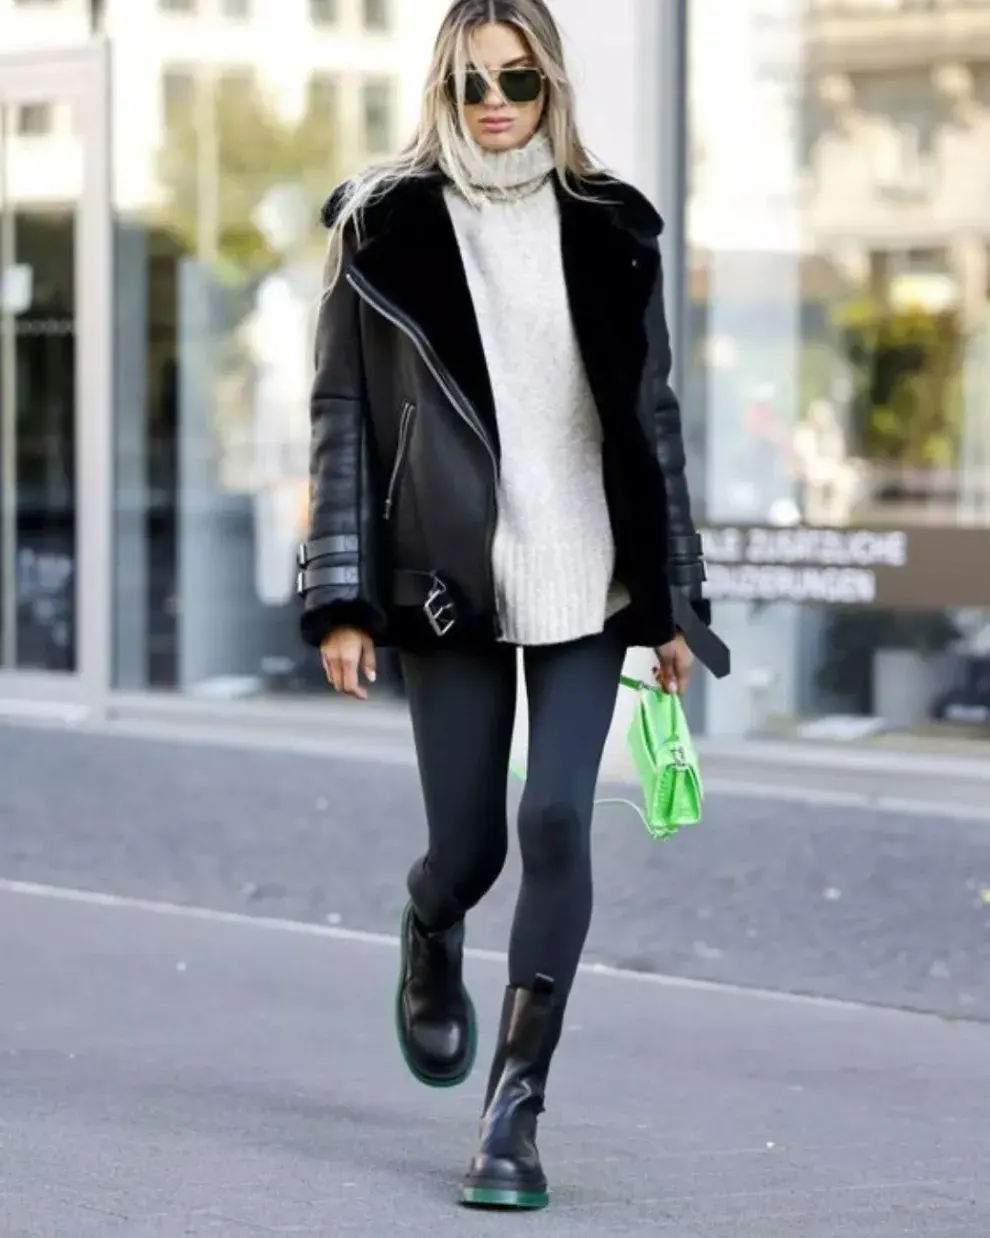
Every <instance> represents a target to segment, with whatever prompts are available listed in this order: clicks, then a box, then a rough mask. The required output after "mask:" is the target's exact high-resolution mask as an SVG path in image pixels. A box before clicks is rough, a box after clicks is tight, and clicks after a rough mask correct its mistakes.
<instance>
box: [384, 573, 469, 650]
mask: <svg viewBox="0 0 990 1238" xmlns="http://www.w3.org/2000/svg"><path fill="white" fill-rule="evenodd" d="M392 602H393V604H394V605H395V606H409V607H415V608H417V609H419V610H421V611H422V612H423V614H424V615H425V616H426V621H427V623H428V624H429V625H430V627H431V628H432V629H433V632H434V635H435V636H437V637H444V636H447V635H448V634H449V633H450V632H452V631H453V630H454V628H455V626H456V625H457V606H456V604H455V602H454V599H453V598H452V597H451V596H450V593H449V592H448V589H447V586H446V585H445V584H444V582H443V581H442V580H441V579H440V577H439V576H436V575H434V573H433V572H410V571H400V572H396V573H395V574H394V576H393V578H392Z"/></svg>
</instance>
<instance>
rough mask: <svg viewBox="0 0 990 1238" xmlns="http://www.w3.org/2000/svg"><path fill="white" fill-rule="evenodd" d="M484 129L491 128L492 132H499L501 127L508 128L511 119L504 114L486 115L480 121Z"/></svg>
mask: <svg viewBox="0 0 990 1238" xmlns="http://www.w3.org/2000/svg"><path fill="white" fill-rule="evenodd" d="M481 123H482V125H483V127H484V128H485V129H491V130H492V131H493V132H494V133H501V131H502V130H503V129H508V128H509V126H510V125H511V124H512V121H511V120H509V119H507V118H506V117H504V116H488V117H486V118H485V119H484V120H483V121H482V122H481Z"/></svg>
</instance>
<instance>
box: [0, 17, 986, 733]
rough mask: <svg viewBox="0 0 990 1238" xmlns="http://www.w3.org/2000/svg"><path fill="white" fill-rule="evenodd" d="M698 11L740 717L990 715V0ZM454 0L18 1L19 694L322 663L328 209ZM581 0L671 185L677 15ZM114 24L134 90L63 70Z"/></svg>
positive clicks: (691, 432) (195, 682)
mask: <svg viewBox="0 0 990 1238" xmlns="http://www.w3.org/2000/svg"><path fill="white" fill-rule="evenodd" d="M683 4H684V9H685V12H686V20H687V28H688V39H687V45H688V55H687V65H686V74H687V95H688V107H687V109H686V115H685V117H684V124H685V129H686V137H687V143H686V146H687V154H688V159H687V164H688V167H687V211H686V220H685V232H686V240H687V253H686V264H685V265H686V288H685V293H686V295H685V297H684V303H685V314H684V318H685V321H684V323H682V324H678V323H675V324H674V326H675V328H676V327H677V326H678V325H679V326H680V327H681V330H680V331H675V334H676V336H677V340H678V348H679V352H680V358H679V373H680V375H681V378H680V380H679V381H680V385H681V388H682V392H681V394H682V397H683V405H684V409H685V422H686V431H687V437H688V447H689V463H690V467H691V470H692V484H693V490H694V494H695V501H696V506H697V510H698V516H699V522H700V523H701V524H702V525H703V528H704V532H705V538H706V544H707V553H708V559H709V565H710V576H711V592H712V597H713V600H714V604H715V620H716V625H717V627H718V629H719V631H720V634H721V635H723V636H724V637H725V638H726V639H727V640H728V642H729V643H730V644H731V645H732V647H733V651H734V667H735V669H734V674H733V676H732V677H731V679H729V680H728V681H725V682H722V683H719V684H712V683H710V682H708V681H703V684H699V688H698V691H699V692H701V691H702V688H703V695H704V696H705V698H706V699H705V702H704V709H703V711H702V714H703V718H704V726H705V728H706V729H707V730H708V732H709V733H710V734H713V735H732V736H737V735H746V734H759V735H790V736H793V735H802V736H816V735H822V736H840V737H841V736H853V735H862V734H869V733H874V732H875V733H876V734H877V736H878V742H883V737H884V736H887V735H889V734H891V733H895V734H903V733H904V732H915V733H918V734H921V735H922V736H925V737H930V736H932V735H933V734H945V733H949V734H951V735H954V736H956V735H959V734H965V735H971V734H975V735H982V736H986V735H987V733H988V719H990V573H988V572H987V571H986V570H985V565H986V564H987V563H988V562H990V0H926V2H925V3H919V2H916V0H915V2H909V0H857V2H854V0H731V2H729V0H683ZM446 5H447V0H416V2H415V4H413V3H406V0H375V2H372V0H104V2H103V3H95V2H92V0H91V3H89V4H84V3H82V2H81V0H45V3H32V2H31V0H14V2H13V3H11V0H7V3H6V5H4V3H3V0H0V49H2V50H0V121H2V124H0V276H2V279H0V430H2V433H0V468H2V470H3V473H2V478H0V482H2V484H0V602H2V606H0V682H2V684H3V691H2V692H0V695H5V694H6V693H7V692H8V690H9V688H8V685H9V684H10V683H11V682H12V680H11V675H12V674H24V675H28V674H30V675H35V674H36V673H37V674H42V673H43V674H47V675H48V676H49V677H52V676H54V677H55V678H56V679H58V680H59V682H68V681H70V680H73V679H80V678H84V679H86V681H87V683H89V684H90V685H96V687H95V688H94V689H93V690H94V691H95V692H97V693H100V692H102V693H103V695H104V696H105V695H106V692H107V690H108V689H109V690H112V691H117V692H122V693H139V694H145V693H148V692H152V693H155V692H160V693H164V694H168V695H174V694H182V695H185V696H188V697H191V698H201V699H209V700H227V699H240V698H246V697H272V696H276V697H278V696H281V695H284V694H290V695H292V696H295V697H299V696H305V695H306V694H309V693H313V694H314V695H315V694H317V693H319V694H320V695H322V694H323V693H324V681H323V676H322V673H321V671H320V668H319V666H318V664H317V660H316V658H315V656H314V655H312V654H310V653H308V652H307V651H306V650H305V649H304V648H303V647H302V645H301V643H300V641H299V639H298V633H297V621H296V615H297V608H296V601H295V596H294V576H295V565H294V549H295V546H296V543H297V541H298V540H299V539H300V537H301V535H302V533H303V528H304V521H305V518H306V503H307V490H308V460H307V455H308V390H309V383H310V375H311V372H312V355H311V341H312V330H313V322H314V317H315V310H316V305H317V302H318V298H319V292H320V283H321V272H322V263H323V250H324V241H325V237H324V234H323V232H322V229H321V228H320V227H319V226H318V223H317V218H318V211H319V206H320V203H321V201H322V200H323V198H324V197H325V195H326V194H327V192H328V191H329V190H330V188H331V187H332V186H333V185H334V184H336V183H337V182H338V181H339V180H340V179H341V178H343V177H344V176H346V175H347V174H348V173H349V172H350V171H351V170H353V169H355V168H356V167H358V166H360V165H361V164H363V163H365V162H366V161H367V160H368V159H370V158H372V157H374V156H376V155H379V154H381V153H383V152H386V151H390V150H393V149H395V147H396V146H397V145H398V144H400V143H401V142H402V141H403V140H404V139H405V137H406V136H407V134H408V133H409V132H410V131H411V129H412V127H413V124H414V121H415V118H416V114H417V111H418V107H419V95H420V89H421V84H422V79H423V74H424V71H425V68H426V64H427V61H428V56H429V50H430V46H431V44H432V40H433V36H434V33H435V30H436V27H437V24H438V22H439V20H440V17H441V14H442V12H443V11H444V9H445V8H446ZM662 7H663V11H664V13H665V14H666V15H667V16H666V17H665V18H664V22H666V21H667V18H669V17H671V14H672V13H673V12H674V10H675V8H676V7H677V6H676V4H675V3H674V0H669V3H667V2H666V0H665V3H664V5H663V6H662ZM668 10H669V12H668ZM558 12H559V15H560V17H561V19H562V20H563V22H564V25H565V28H568V27H570V28H572V29H573V30H575V31H580V32H582V33H581V34H580V36H579V37H578V38H577V39H576V47H575V51H576V52H577V54H576V55H575V56H573V57H572V62H573V61H577V62H578V63H579V69H580V71H579V73H578V83H579V95H580V97H581V98H583V99H585V100H591V103H590V104H588V103H586V104H585V105H584V106H585V112H584V123H585V126H586V128H588V129H589V130H590V131H591V133H592V134H593V136H594V138H595V140H596V141H597V142H598V143H599V145H600V147H601V149H600V153H601V155H602V156H603V157H604V158H605V159H609V158H610V156H611V155H613V154H615V155H616V157H618V158H620V160H624V161H625V162H622V163H621V167H620V171H621V172H622V174H624V175H627V176H630V177H631V178H632V179H633V180H636V181H637V183H640V184H641V185H642V186H643V188H644V189H646V190H647V192H648V193H650V194H651V195H653V196H656V194H657V192H658V190H659V191H660V193H661V196H662V197H664V198H665V199H666V201H667V203H668V207H667V210H668V214H670V212H671V209H672V207H671V204H672V203H673V202H675V201H676V199H677V198H678V194H677V193H676V192H674V191H673V190H672V188H671V185H672V184H673V183H674V182H675V181H676V179H677V178H676V177H673V178H670V179H671V183H670V184H666V183H664V184H663V185H661V184H660V183H659V182H660V181H661V180H663V176H660V177H659V178H658V177H657V175H656V169H657V168H658V166H659V165H660V164H664V165H665V166H666V163H667V160H666V157H664V158H660V159H659V160H658V156H657V148H658V147H659V145H660V144H661V139H660V137H659V134H660V133H661V132H662V129H661V126H660V125H659V124H658V123H656V120H655V114H664V115H670V114H672V113H671V112H670V108H671V107H673V106H674V104H673V103H672V102H671V101H672V100H673V99H675V98H676V90H675V88H674V83H673V79H674V78H675V77H676V72H675V71H674V70H675V69H676V60H677V58H676V57H675V56H671V57H670V58H669V64H668V68H669V69H670V72H666V71H665V74H664V76H663V83H662V89H661V87H660V86H659V85H658V79H657V74H656V71H655V70H656V65H655V57H652V55H651V54H650V53H649V50H648V49H649V48H650V47H653V46H654V43H653V42H652V41H651V40H653V39H655V38H656V37H657V29H658V27H657V21H658V19H657V13H658V12H659V10H657V9H652V8H651V6H650V5H649V4H647V3H646V2H645V0H644V2H643V3H642V5H640V6H635V5H630V6H629V14H626V15H624V16H623V15H615V16H614V23H615V28H614V29H613V30H612V34H613V36H614V39H613V42H614V44H615V46H614V47H612V48H611V50H610V49H609V48H604V47H603V46H602V45H600V41H599V40H598V37H597V33H596V32H597V30H598V26H597V24H596V23H597V21H598V18H597V12H598V8H597V0H587V3H585V0H559V2H558ZM635 14H638V15H639V16H638V17H636V16H635ZM660 24H661V25H662V24H664V23H660ZM669 24H670V26H671V28H673V26H676V22H675V21H673V20H672V19H671V22H670V23H669ZM665 29H666V26H665ZM651 32H652V33H651ZM664 37H667V36H666V35H665V36H664ZM104 46H108V47H109V58H108V61H105V62H104V63H103V66H102V68H101V69H100V71H101V72H102V73H103V74H104V85H103V86H101V85H100V84H99V82H98V81H96V79H92V80H90V79H87V80H88V81H89V84H88V85H87V84H85V83H82V84H80V83H81V80H82V79H81V78H80V79H79V82H77V81H76V77H73V76H72V74H71V73H68V70H66V73H67V74H68V75H67V76H66V75H63V76H62V77H60V76H59V75H60V74H61V73H62V70H61V69H60V68H59V66H58V63H57V62H58V58H59V56H60V55H61V54H62V53H61V51H60V49H73V48H75V49H77V52H79V53H80V54H81V51H82V49H85V48H87V47H88V48H90V49H92V50H94V51H95V50H98V49H99V48H101V47H104ZM610 47H611V45H610ZM668 50H669V49H668ZM610 55H611V56H613V57H614V58H615V59H613V60H610V59H609V56H610ZM31 57H35V58H36V62H37V63H34V61H32V60H31ZM25 58H26V59H25ZM665 63H668V62H667V61H665ZM616 64H622V65H631V66H633V68H632V69H630V74H629V77H630V78H631V79H632V78H635V81H630V82H627V81H626V80H625V79H623V80H622V82H621V86H620V84H618V80H619V79H618V78H617V74H616ZM46 66H47V67H46ZM72 72H73V73H75V70H73V71H72ZM80 72H81V70H80ZM596 73H597V76H596ZM77 76H78V75H77ZM668 78H669V79H670V80H669V81H668ZM640 79H641V80H640ZM18 83H20V84H18ZM73 83H75V84H73ZM77 86H78V90H77ZM667 91H669V95H665V97H664V98H659V97H658V92H659V93H660V94H663V93H664V92H667ZM18 92H19V93H18ZM582 92H583V93H582ZM70 96H71V97H70ZM646 101H649V103H647V102H646ZM107 108H108V109H109V113H108V116H109V119H108V121H107V120H106V116H107V110H106V109H107ZM665 109H666V110H665ZM101 116H102V117H104V121H103V122H101V123H104V129H103V130H102V131H100V130H99V129H98V128H96V129H94V127H93V126H94V124H96V123H97V121H98V120H99V117H101ZM650 116H653V117H654V119H653V120H652V121H651V120H650V119H649V117H650ZM94 117H95V118H97V119H96V120H94ZM87 118H88V119H87ZM630 125H635V126H636V129H635V139H636V140H635V141H629V140H626V139H628V136H629V133H630V128H629V126H630ZM668 136H669V135H668ZM609 142H611V143H612V147H611V148H610V147H609V145H608V144H609ZM671 144H673V145H677V143H671V142H670V141H667V145H671ZM104 146H105V147H106V149H102V147H104ZM664 149H665V150H666V146H665V147H664ZM623 151H624V152H625V154H622V152H623ZM668 153H669V152H668ZM108 162H109V168H110V170H109V171H108V169H107V164H108ZM633 164H635V165H636V166H633ZM101 178H102V179H101ZM107 181H108V184H107V183H104V182H107ZM108 194H109V199H110V205H111V209H110V210H108V209H107V206H106V198H107V195H108ZM101 195H102V196H101ZM101 218H102V219H103V220H104V223H105V224H106V227H105V229H104V230H103V231H101V223H100V219H101ZM110 221H112V224H111V222H110ZM677 231H678V229H677V228H676V227H672V228H671V230H670V231H668V234H667V241H666V244H667V245H668V246H671V245H673V244H675V243H676V239H677V236H676V234H677ZM101 247H105V248H108V249H109V250H111V251H112V254H113V262H110V261H108V260H107V261H104V259H103V258H101V257H100V254H101V253H103V252H104V250H103V249H101ZM87 264H88V265H87ZM668 269H669V270H674V269H676V262H675V261H674V260H673V256H671V255H668ZM108 272H112V280H113V287H112V288H103V284H102V282H101V281H103V282H105V281H106V280H107V278H109V277H108V274H107V273H108ZM81 273H82V274H81ZM674 303H676V302H675V301H673V300H672V304H674ZM101 323H102V324H103V325H102V326H101V325H100V324H101ZM104 336H107V337H112V348H111V347H110V344H109V340H105V339H104ZM85 341H88V343H85V346H84V342H85ZM104 345H106V347H105V348H104ZM108 393H112V395H111V394H108ZM383 671H384V674H383V676H382V679H383V683H384V684H386V685H387V684H389V683H391V684H392V685H393V686H396V685H397V683H398V679H397V671H396V668H395V665H394V662H390V661H389V660H387V659H386V660H385V665H384V667H383ZM58 690H59V691H60V690H61V689H58ZM699 720H700V719H699Z"/></svg>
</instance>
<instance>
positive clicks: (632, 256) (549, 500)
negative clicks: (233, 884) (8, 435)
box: [299, 0, 717, 1208]
mask: <svg viewBox="0 0 990 1238" xmlns="http://www.w3.org/2000/svg"><path fill="white" fill-rule="evenodd" d="M324 222H325V223H326V225H327V226H328V228H329V230H330V246H329V260H328V268H327V291H326V294H325V296H324V300H323V304H322V309H321V315H320V322H319V327H318V333H317V375H316V381H315V386H314V389H313V401H312V422H313V437H312V499H311V513H310V514H311V540H310V541H309V542H307V543H306V544H305V545H304V546H303V547H302V548H301V552H300V568H301V570H300V576H299V591H300V593H301V595H302V598H303V608H304V616H303V633H304V636H305V638H306V639H307V640H308V641H309V642H310V643H311V644H313V645H314V646H318V647H319V648H320V649H321V651H322V657H323V663H324V666H325V668H326V671H327V675H328V677H329V679H330V681H331V683H332V684H333V686H334V688H336V690H337V691H338V692H343V693H346V694H349V695H351V696H354V697H357V698H358V699H361V700H364V699H365V698H366V697H367V688H366V687H365V686H364V685H363V684H362V682H361V676H362V675H363V676H364V678H365V679H366V680H367V681H368V682H374V678H375V647H376V645H382V644H385V645H391V646H394V647H396V648H398V649H399V650H401V651H402V659H403V671H404V677H405V683H406V687H407V690H408V697H409V705H410V710H411V714H412V721H413V727H414V732H415V740H416V748H417V754H418V760H419V770H420V777H421V781H422V786H423V794H424V798H425V802H426V812H427V817H428V822H429V846H428V849H427V852H426V855H425V856H424V857H423V858H422V859H420V860H419V861H418V862H417V863H416V864H415V865H414V866H413V868H412V871H411V872H410V875H409V894H410V902H409V905H408V907H407V908H406V911H405V915H404V917H403V923H402V953H401V975H400V981H399V987H398V993H397V998H396V1022H397V1027H398V1035H399V1041H400V1045H401V1048H402V1051H403V1054H404V1056H405V1059H406V1062H407V1064H408V1066H409V1068H410V1070H411V1071H412V1073H413V1074H414V1075H415V1076H416V1078H417V1079H419V1080H420V1081H421V1082H423V1083H426V1084H428V1085H431V1086H435V1087H447V1086H451V1085H454V1084H458V1083H461V1082H462V1081H463V1080H464V1079H465V1078H466V1077H467V1075H468V1073H469V1072H470V1070H471V1067H472V1064H473V1061H474V1054H475V1045H476V1027H475V1015H474V1008H473V1006H472V1003H471V999H470V997H469V996H468V994H467V992H466V990H465V987H464V983H463V980H462V974H461V970H462V957H463V949H464V918H465V915H466V913H467V912H468V911H470V910H471V908H472V907H474V906H475V904H476V903H477V902H478V901H479V900H480V899H481V898H482V897H483V895H484V894H485V893H486V892H487V891H488V890H489V889H490V888H491V886H492V885H493V883H494V882H495V880H496V878H497V877H498V876H499V873H500V872H501V870H502V866H503V863H504V861H505V856H506V847H507V823H506V782H507V770H508V762H509V749H510V742H511V737H512V730H513V719H514V715H515V705H516V665H517V654H516V650H517V649H518V648H521V649H522V650H523V663H524V666H525V674H526V684H527V689H528V697H529V710H530V751H529V759H528V780H527V784H526V788H525V791H524V793H523V797H522V803H521V806H520V810H519V822H518V828H519V840H520V847H521V852H522V862H523V879H522V889H521V892H520V895H519V901H518V905H517V908H516V914H515V922H514V925H513V929H512V936H511V941H510V944H509V986H508V988H507V990H506V993H505V999H504V1003H503V1009H502V1018H501V1026H500V1027H499V1031H498V1042H497V1047H496V1050H495V1056H494V1061H493V1063H492V1067H491V1072H490V1076H489V1081H488V1088H487V1094H486V1097H485V1102H484V1114H483V1119H482V1125H481V1141H480V1147H479V1149H478V1152H477V1154H476V1156H475V1158H474V1160H473V1162H472V1163H471V1166H470V1168H469V1170H468V1173H467V1178H466V1180H465V1182H464V1186H463V1188H462V1192H461V1199H462V1202H464V1203H466V1204H473V1205H480V1206H485V1205H494V1206H510V1207H520V1208H539V1207H543V1206H544V1205H545V1204H546V1203H547V1201H548V1194H547V1183H546V1178H545V1177H544V1173H543V1170H542V1168H541V1164H540V1158H539V1154H538V1152H537V1147H536V1119H537V1115H538V1114H539V1113H540V1112H541V1111H542V1108H543V1099H544V1090H545V1084H546V1079H547V1072H548V1069H549V1066H550V1059H551V1057H552V1055H553V1052H554V1049H555V1047H556V1045H557V1041H558V1038H559V1036H560V1032H561V1024H562V1019H563V1012H564V1008H565V1004H566V1001H567V997H568V994H569V992H570V989H571V984H572V982H573V980H574V976H575V972H576V970H577V967H578V961H579V959H580V956H581V952H582V949H583V946H584V941H585V937H586V934H587V931H588V925H589V922H590V918H591V902H592V882H591V850H590V834H591V817H592V806H593V798H594V792H595V782H596V778H597V774H598V768H599V764H600V761H601V756H602V749H603V746H604V743H605V739H606V735H607V733H608V730H609V726H610V722H611V718H612V714H613V710H614V706H615V699H616V692H617V685H618V680H619V674H620V671H621V668H622V664H623V660H624V658H625V655H626V651H627V649H628V648H629V647H630V646H639V645H642V646H647V647H653V648H656V650H657V652H658V655H659V668H658V672H657V673H658V675H659V676H660V679H661V681H662V683H663V685H664V686H665V687H666V688H667V690H669V691H672V692H680V691H683V689H684V687H685V686H686V684H687V681H688V677H689V674H690V671H691V662H692V654H691V651H690V650H689V648H688V646H687V644H686V642H685V640H684V638H683V636H682V635H680V634H679V633H678V630H677V628H678V626H679V627H681V628H684V629H688V630H691V628H692V626H693V629H694V630H695V631H696V632H700V633H705V634H707V628H705V627H704V624H703V623H701V622H700V621H699V620H698V618H697V616H700V617H701V619H703V620H706V621H707V611H706V606H705V603H704V602H702V601H701V600H700V598H701V584H702V581H703V580H704V567H703V564H702V560H701V548H700V542H699V539H698V537H697V536H696V534H695V531H694V527H693V525H692V522H691V513H690V506H689V499H688V493H687V488H686V484H685V479H684V449H683V443H682V438H681V428H680V415H679V412H678V407H677V403H676V401H675V399H674V396H673V395H672V393H671V391H670V388H669V386H668V373H669V369H670V346H669V341H668V334H667V328H666V325H665V320H664V310H663V301H662V281H661V275H660V259H659V252H658V244H657V237H658V235H659V233H660V231H661V226H662V225H661V221H660V219H659V217H658V216H657V214H656V212H655V211H654V210H653V208H652V207H651V206H650V205H649V204H648V203H647V202H646V201H645V199H644V198H642V197H641V196H640V194H639V193H637V191H636V190H634V189H632V188H630V187H629V186H628V185H624V184H622V183H621V182H618V181H615V180H613V179H611V178H609V177H608V176H606V175H605V174H604V173H603V172H602V171H600V170H599V169H598V168H597V167H596V166H595V164H594V163H593V162H592V160H591V158H590V157H589V155H588V154H587V152H586V151H585V149H584V147H583V146H582V144H581V141H580V139H579V137H578V134H577V130H576V128H575V121H574V107H573V100H572V93H571V88H570V85H569V83H568V79H567V75H566V72H565V68H564V60H563V51H562V45H561V39H560V35H559V33H558V30H557V28H556V26H555V24H554V21H553V18H552V17H551V15H550V13H549V11H548V10H547V7H546V4H545V3H544V0H457V2H456V3H454V4H453V6H452V7H451V9H450V11H449V13H448V14H447V17H446V18H445V20H444V22H443V25H442V28H441V30H440V34H439V38H438V41H437V44H436V51H435V56H434V61H433V66H432V70H431V73H430V77H429V81H428V84H427V87H426V93H425V99H424V103H423V113H422V120H421V123H420V126H419V130H418V133H417V135H416V138H415V140H414V142H413V143H412V145H411V146H410V147H409V148H408V149H407V150H406V151H405V152H404V153H403V154H402V155H401V156H399V157H398V158H396V159H395V160H394V161H392V162H389V163H387V164H385V165H384V166H381V167H378V168H376V169H373V170H372V171H370V172H368V173H366V174H365V175H364V176H361V177H358V178H357V180H355V181H352V182H350V183H349V184H347V185H345V186H344V187H342V188H341V189H340V190H338V191H337V193H335V194H334V195H333V196H332V197H331V199H330V200H329V202H328V203H327V205H326V207H325V210H324ZM688 598H690V599H692V600H690V601H689V600H688ZM675 611H676V614H675ZM709 640H712V641H714V640H715V638H714V637H711V636H710V634H709ZM715 643H716V645H717V641H716V642H715Z"/></svg>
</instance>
